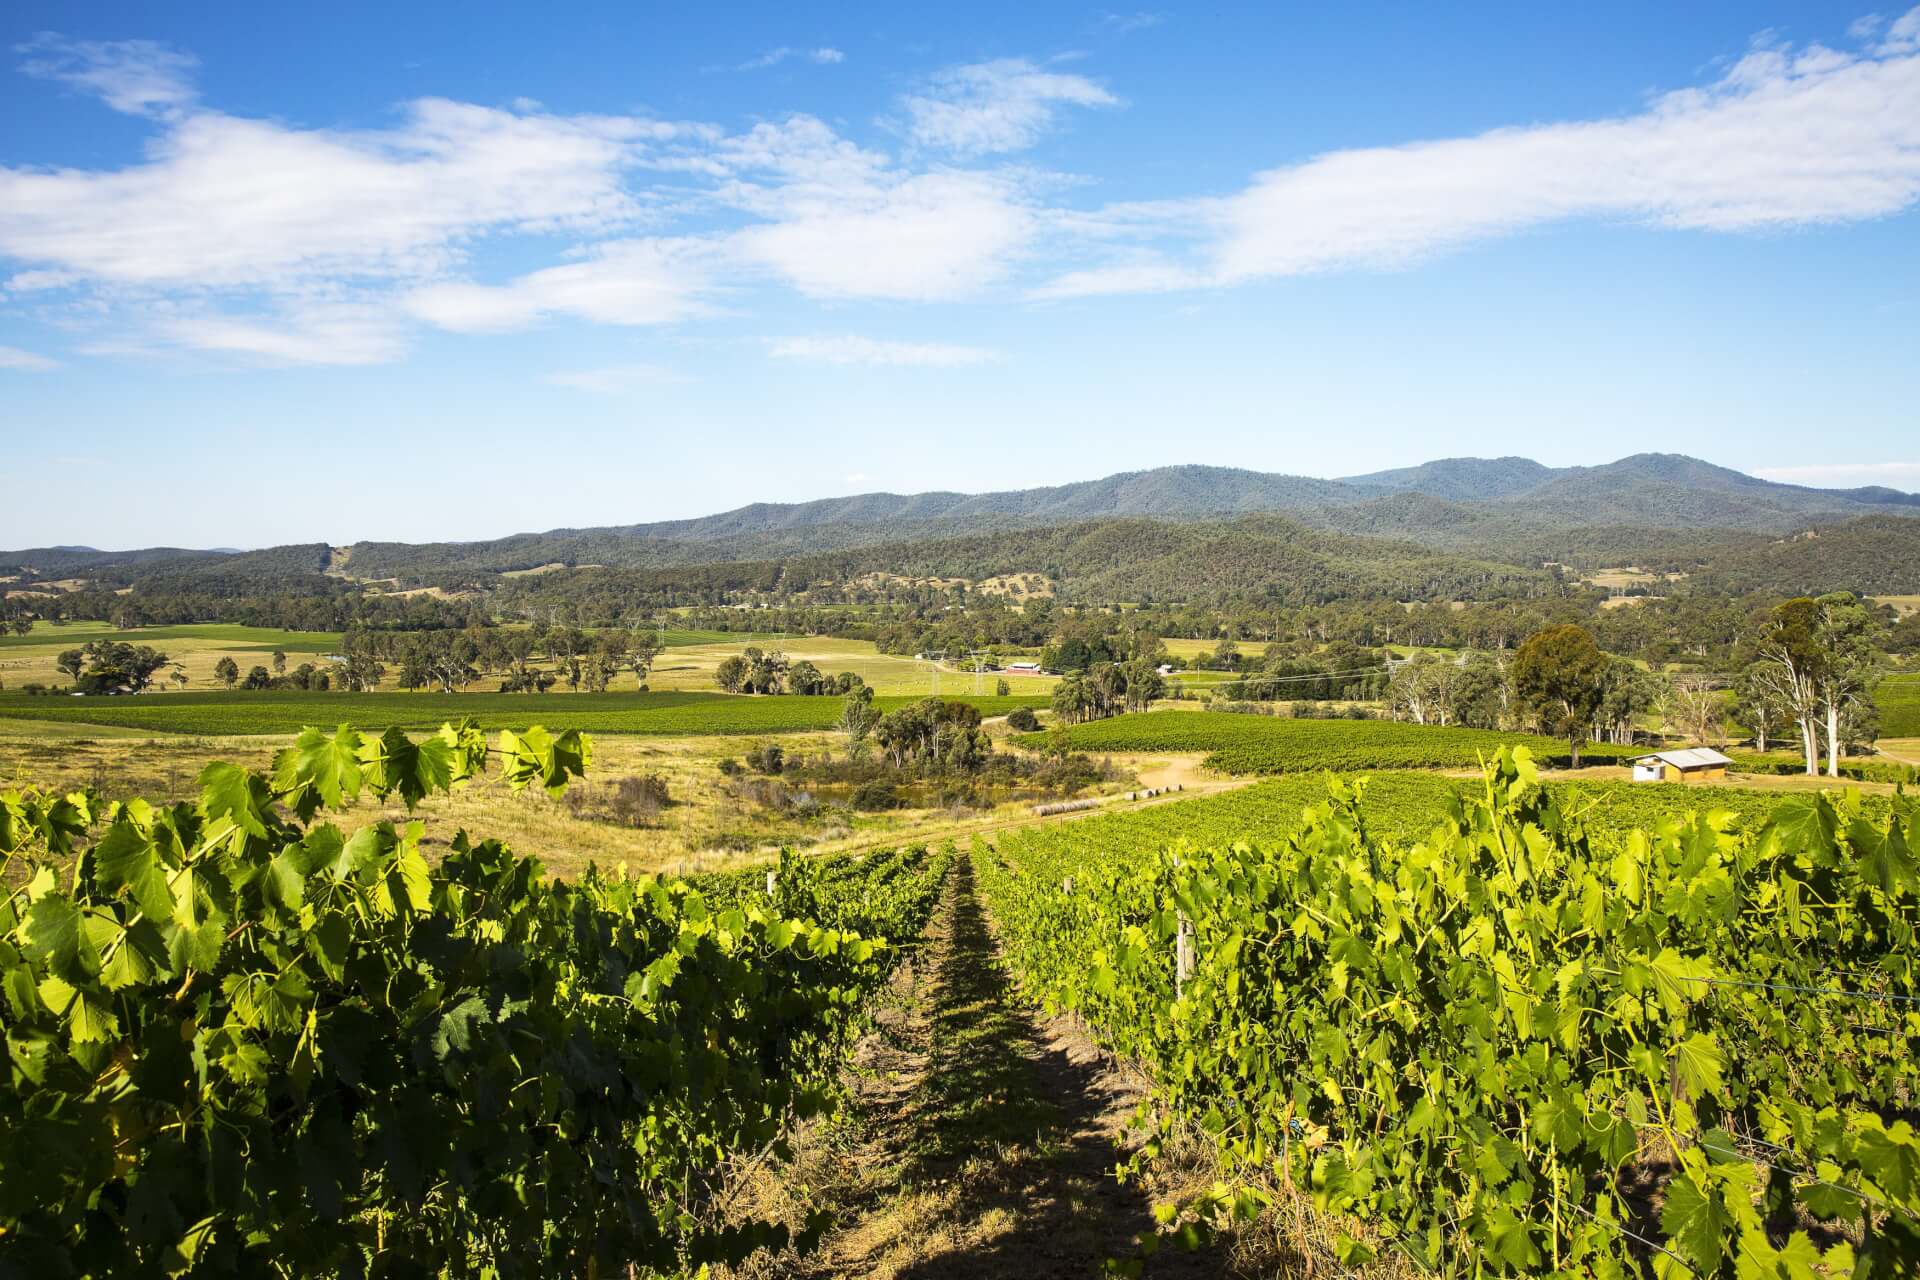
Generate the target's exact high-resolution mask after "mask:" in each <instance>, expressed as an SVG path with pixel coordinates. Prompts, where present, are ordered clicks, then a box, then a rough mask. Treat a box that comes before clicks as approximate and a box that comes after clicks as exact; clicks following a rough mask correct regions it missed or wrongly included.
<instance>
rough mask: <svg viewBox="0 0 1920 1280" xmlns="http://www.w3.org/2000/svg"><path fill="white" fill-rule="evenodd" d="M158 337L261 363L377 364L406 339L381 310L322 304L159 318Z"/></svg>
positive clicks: (397, 352)
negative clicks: (268, 312) (262, 312)
mask: <svg viewBox="0 0 1920 1280" xmlns="http://www.w3.org/2000/svg"><path fill="white" fill-rule="evenodd" d="M155 329H156V331H157V333H158V334H159V336H161V337H162V338H163V339H165V340H167V341H170V342H174V343H177V344H179V345H181V346H186V347H192V348H194V349H196V350H200V351H212V352H217V353H220V354H223V355H233V356H242V357H246V358H249V359H251V360H253V361H256V362H259V363H264V364H318V365H356V364H382V363H385V362H386V361H388V360H392V359H394V358H396V357H397V356H399V355H400V354H401V352H403V351H404V350H405V349H406V341H405V338H404V336H403V334H402V333H401V331H400V328H399V326H398V325H397V324H396V322H395V319H394V317H393V316H392V315H391V313H390V312H389V311H388V310H387V309H386V308H384V307H380V306H371V305H366V304H355V303H323V304H318V305H312V306H305V307H297V308H290V309H288V310H286V311H283V312H281V313H280V314H278V315H275V316H272V317H267V318H262V317H259V316H233V315H224V314H208V315H182V316H177V317H172V318H168V319H164V320H161V321H160V322H158V324H157V325H156V326H155Z"/></svg>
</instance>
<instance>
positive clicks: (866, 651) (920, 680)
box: [647, 633, 1059, 697]
mask: <svg viewBox="0 0 1920 1280" xmlns="http://www.w3.org/2000/svg"><path fill="white" fill-rule="evenodd" d="M669 634H672V633H669ZM748 645H754V646H756V647H758V648H761V649H778V650H780V652H782V653H784V654H785V655H786V656H787V658H788V659H789V660H790V661H793V662H802V661H805V662H811V663H812V664H813V665H814V666H816V667H818V668H820V670H821V671H822V672H824V673H825V674H827V675H829V676H834V675H838V674H840V673H841V672H842V671H851V672H853V673H854V674H855V675H857V676H859V677H860V678H861V679H862V680H865V681H866V682H867V684H868V685H869V686H871V687H872V689H873V691H874V692H875V693H876V694H879V695H880V696H882V697H885V696H889V695H897V696H902V697H904V696H909V695H911V696H919V697H925V696H927V695H928V694H931V693H934V692H936V690H935V687H934V685H935V674H934V672H933V670H932V669H931V667H930V665H929V664H928V663H925V662H920V661H917V660H915V659H914V658H913V657H912V655H901V654H891V653H881V652H880V651H879V650H878V649H876V648H875V647H874V645H873V642H872V641H870V640H842V639H837V638H833V637H827V636H789V637H787V638H786V639H784V640H781V639H779V638H778V637H773V636H761V637H747V636H730V637H727V638H725V639H724V640H721V641H717V642H715V643H711V644H691V645H685V646H681V647H678V648H675V649H672V650H671V651H669V652H668V653H665V654H663V655H661V657H660V660H659V661H658V662H656V663H655V664H654V667H653V672H652V675H651V676H650V677H649V678H648V681H647V686H648V687H649V688H651V689H658V690H697V691H708V690H711V689H712V688H713V687H714V672H715V671H716V670H717V669H718V668H719V666H720V664H721V663H722V662H724V661H726V660H727V659H728V658H729V657H732V656H733V655H735V654H738V653H739V652H741V651H742V650H743V649H745V648H747V646H748ZM999 680H1005V681H1006V682H1007V683H1008V684H1009V685H1011V686H1012V687H1013V690H1014V692H1015V693H1016V694H1034V695H1038V694H1051V693H1052V692H1053V686H1054V685H1055V684H1057V683H1059V682H1058V680H1057V678H1055V677H1053V676H1018V675H1008V674H1006V673H1005V672H996V671H988V672H986V673H984V674H983V675H981V677H980V679H979V682H978V683H979V684H980V686H981V690H982V692H983V693H985V694H991V693H992V692H993V690H994V685H995V682H996V681H999ZM938 683H939V688H938V690H937V692H938V693H939V694H940V696H941V697H948V696H955V695H961V694H971V693H972V692H973V688H974V685H975V680H974V673H973V672H972V671H963V670H961V669H960V668H958V667H956V666H953V665H951V664H942V665H941V667H940V670H939V674H938Z"/></svg>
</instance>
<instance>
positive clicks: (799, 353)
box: [767, 334, 1000, 482]
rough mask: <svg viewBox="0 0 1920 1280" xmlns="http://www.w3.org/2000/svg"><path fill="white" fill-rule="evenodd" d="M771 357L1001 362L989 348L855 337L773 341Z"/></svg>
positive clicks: (956, 364)
mask: <svg viewBox="0 0 1920 1280" xmlns="http://www.w3.org/2000/svg"><path fill="white" fill-rule="evenodd" d="M767 353H768V354H769V355H772V356H775V357H777V358H779V359H783V360H813V361H817V362H820V363H823V364H864V365H925V366H932V367H935V368H942V369H957V368H961V367H964V366H967V365H976V364H987V363H990V362H992V361H994V360H998V359H999V358H1000V354H999V352H997V351H990V350H988V349H987V348H985V347H965V346H959V345H956V344H954V343H949V342H891V341H886V340H884V339H879V338H862V337H858V336H856V335H853V334H845V335H841V336H837V337H814V338H769V339H768V340H767ZM849 480H850V482H851V478H849Z"/></svg>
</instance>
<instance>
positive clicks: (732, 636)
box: [657, 627, 786, 649]
mask: <svg viewBox="0 0 1920 1280" xmlns="http://www.w3.org/2000/svg"><path fill="white" fill-rule="evenodd" d="M657 634H658V635H659V636H660V639H661V642H662V643H664V644H665V645H666V646H667V648H669V649H685V648H689V647H691V646H693V645H705V644H723V645H734V646H737V647H739V648H742V649H744V648H745V647H746V646H748V645H750V644H757V645H759V646H761V647H762V648H765V647H766V646H767V645H768V644H769V643H771V642H773V641H776V640H785V639H786V637H785V636H776V635H775V634H774V633H773V632H771V631H688V630H684V629H675V628H673V627H668V628H667V629H666V630H664V631H661V632H659V633H657Z"/></svg>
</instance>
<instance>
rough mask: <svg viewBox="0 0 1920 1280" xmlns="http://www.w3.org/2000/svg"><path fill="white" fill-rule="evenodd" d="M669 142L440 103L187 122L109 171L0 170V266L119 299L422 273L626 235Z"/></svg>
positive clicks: (630, 127)
mask: <svg viewBox="0 0 1920 1280" xmlns="http://www.w3.org/2000/svg"><path fill="white" fill-rule="evenodd" d="M670 131H671V126H653V125H648V124H647V123H645V122H641V121H635V120H619V119H601V118H595V117H571V118H563V117H557V116H541V115H536V116H524V115H518V114H516V113H514V112H510V111H501V110H496V109H494V108H490V107H477V106H471V105H468V104H464V103H456V102H447V101H443V100H438V99H426V100H423V101H420V102H416V103H413V104H411V106H410V107H409V108H408V110H407V117H406V120H405V122H404V123H403V124H402V125H401V126H400V127H399V128H397V129H393V130H388V131H380V132H350V131H335V130H302V129H293V128H289V127H287V126H285V125H282V124H278V123H275V122H271V121H262V120H245V119H240V118H237V117H234V116H227V115H221V114H218V113H213V112H205V113H199V114H194V115H189V116H187V117H185V118H183V119H181V120H180V121H178V122H176V123H174V124H172V125H171V126H169V127H168V128H167V130H166V132H165V133H163V134H162V135H161V136H160V137H159V138H158V139H157V140H156V141H155V142H154V143H153V145H152V146H151V147H150V148H149V152H148V158H147V160H146V161H145V162H143V163H140V164H136V165H132V166H129V167H127V168H124V169H118V170H108V171H96V172H89V171H85V170H77V169H57V170H50V171H49V170H38V169H25V168H20V169H0V254H5V255H7V256H9V257H12V258H16V259H19V260H22V261H25V262H31V263H35V264H37V265H38V266H40V267H41V268H42V269H44V270H56V271H64V272H67V273H70V274H72V275H74V276H78V277H82V278H85V279H89V280H95V281H101V282H105V283H109V284H116V285H139V286H190V287H208V286H213V287H240V286H256V287H267V286H271V287H276V288H279V287H285V285H286V284H287V283H288V281H289V280H290V279H292V278H296V277H304V278H314V277H325V278H330V279H337V278H340V277H362V278H385V279H391V278H396V277H407V276H418V275H424V274H427V273H430V272H433V271H435V270H438V269H441V268H444V267H445V266H447V265H448V264H449V263H451V262H453V261H455V260H457V259H458V258H459V256H460V254H461V249H462V246H463V245H464V244H465V243H466V242H468V241H469V240H471V239H472V238H474V237H477V236H481V235H486V234H489V233H527V232H541V231H555V230H578V231H593V230H603V229H606V228H608V227H613V226H618V225H621V224H623V223H626V222H628V221H631V220H632V219H633V218H635V217H636V215H637V213H638V204H637V202H636V201H635V199H634V198H633V196H631V195H630V194H628V192H627V191H626V190H625V189H624V188H623V186H622V182H621V170H622V169H623V168H624V167H625V166H626V165H627V164H628V163H629V162H630V161H631V160H632V158H633V156H634V152H635V149H636V148H637V147H639V146H640V145H641V144H643V143H644V142H645V141H647V140H648V139H649V135H651V136H652V137H655V138H657V137H659V136H661V134H662V133H663V132H670Z"/></svg>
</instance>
